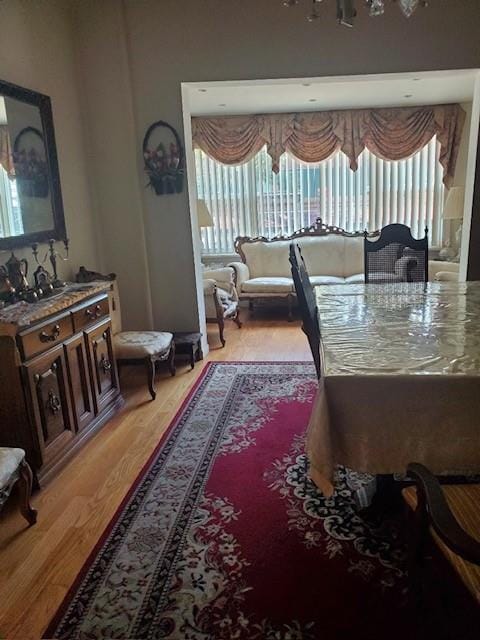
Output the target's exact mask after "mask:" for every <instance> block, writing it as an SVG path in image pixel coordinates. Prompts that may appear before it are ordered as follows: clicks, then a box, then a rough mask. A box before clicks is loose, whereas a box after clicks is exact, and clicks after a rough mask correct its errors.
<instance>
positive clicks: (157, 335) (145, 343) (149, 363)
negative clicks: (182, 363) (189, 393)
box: [113, 331, 175, 400]
mask: <svg viewBox="0 0 480 640" xmlns="http://www.w3.org/2000/svg"><path fill="white" fill-rule="evenodd" d="M113 346H114V349H115V358H116V360H117V363H118V364H144V365H145V366H146V369H147V379H148V390H149V391H150V395H151V396H152V400H155V398H156V397H157V392H156V391H155V366H156V363H157V362H159V361H161V360H166V361H168V367H169V369H170V373H171V375H172V376H174V375H175V343H174V342H173V334H172V333H168V332H166V331H121V332H120V333H117V334H116V335H114V336H113Z"/></svg>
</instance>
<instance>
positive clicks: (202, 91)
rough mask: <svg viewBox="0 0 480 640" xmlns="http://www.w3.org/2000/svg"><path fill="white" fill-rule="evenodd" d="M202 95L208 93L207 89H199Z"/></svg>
mask: <svg viewBox="0 0 480 640" xmlns="http://www.w3.org/2000/svg"><path fill="white" fill-rule="evenodd" d="M199 91H200V93H207V90H206V89H199Z"/></svg>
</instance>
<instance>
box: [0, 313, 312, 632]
mask: <svg viewBox="0 0 480 640" xmlns="http://www.w3.org/2000/svg"><path fill="white" fill-rule="evenodd" d="M280 314H281V311H280ZM244 317H245V314H244ZM208 334H209V343H210V345H211V350H210V353H209V355H208V357H207V358H206V359H205V360H204V361H203V362H200V363H197V365H196V366H195V369H194V371H192V372H190V367H189V366H183V365H181V364H179V366H178V369H177V375H176V377H175V378H170V377H169V376H168V373H167V372H165V371H164V370H163V369H162V370H161V371H160V373H159V374H158V377H157V385H158V389H157V399H156V400H155V401H154V402H151V401H150V396H149V394H148V390H147V387H146V384H145V381H144V377H143V372H142V371H141V370H140V368H137V367H125V369H124V370H123V371H122V377H121V385H122V390H123V393H124V396H125V399H126V406H125V408H124V409H123V410H122V411H121V412H120V413H119V414H118V415H117V416H116V417H115V418H114V419H113V420H111V421H110V422H109V424H108V425H106V426H105V427H104V428H103V430H102V431H101V432H100V433H98V434H97V435H96V436H95V437H94V438H93V439H92V440H90V442H89V443H88V444H87V445H86V446H85V447H84V448H83V449H82V450H81V451H80V452H79V454H78V455H77V456H76V457H75V458H74V459H73V460H72V461H71V462H70V463H69V464H68V466H67V467H65V469H64V470H63V471H62V472H61V473H60V474H59V475H58V476H57V477H56V478H55V479H54V480H53V481H52V482H51V483H50V484H48V485H47V486H46V487H45V488H43V489H42V490H41V491H39V492H38V493H37V494H36V495H35V496H34V498H33V505H34V506H35V508H36V509H38V522H37V524H36V525H35V526H33V527H31V528H27V527H26V522H25V521H24V520H23V519H22V517H21V516H20V515H19V513H18V511H17V509H16V508H14V507H15V505H13V504H9V505H7V507H6V508H5V509H4V511H3V512H2V513H1V514H0V638H19V639H20V638H21V639H22V640H27V639H38V638H41V637H42V633H43V631H44V629H45V627H46V625H47V624H48V623H49V621H50V619H51V618H52V616H53V615H54V613H55V612H56V610H57V608H58V606H59V604H60V603H61V601H62V599H63V597H64V596H65V594H66V592H67V590H68V589H69V587H70V585H71V584H72V582H73V581H74V579H75V577H76V575H77V574H78V572H79V571H80V569H81V567H82V565H83V563H84V562H85V560H86V559H87V557H88V554H89V553H90V551H91V550H92V548H93V547H94V545H95V543H96V542H97V540H98V538H99V537H100V535H101V534H102V532H103V530H104V529H105V527H106V526H107V524H108V523H109V521H110V519H111V518H112V516H113V515H114V513H115V511H116V509H117V507H118V505H119V504H120V502H121V500H122V498H123V497H124V496H125V494H126V493H127V491H128V489H129V488H130V486H131V485H132V483H133V481H134V480H135V478H136V477H137V475H138V473H139V472H140V470H141V469H142V467H143V465H144V464H145V462H146V461H147V460H148V458H149V456H150V454H151V453H152V451H153V449H154V448H155V446H156V445H157V443H158V442H159V440H160V438H161V436H162V434H163V433H164V431H165V429H166V428H167V426H168V424H169V423H170V421H171V419H172V417H173V416H174V414H175V412H176V410H177V409H178V407H179V406H180V404H181V402H182V400H183V398H184V397H185V395H186V394H187V393H188V391H189V389H190V388H191V386H192V385H193V383H194V382H195V380H196V379H197V377H198V375H199V374H200V372H201V371H202V369H203V367H204V365H205V363H206V362H208V361H211V360H216V361H219V360H241V361H249V360H254V361H255V360H257V361H261V360H267V361H268V360H310V353H309V350H308V346H307V341H306V338H305V336H304V335H303V333H302V332H301V330H300V326H299V322H298V321H297V322H293V323H287V321H286V319H283V318H282V317H281V315H279V316H278V319H269V318H268V316H266V317H264V318H263V319H262V318H255V319H253V320H249V319H246V321H245V324H244V326H243V328H242V329H240V330H239V329H238V328H237V327H236V326H235V325H234V324H233V323H230V322H228V323H227V328H226V332H225V336H226V340H227V344H226V346H225V348H223V349H222V348H219V347H220V342H219V340H218V331H217V328H216V326H215V325H209V329H208Z"/></svg>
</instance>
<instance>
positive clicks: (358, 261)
mask: <svg viewBox="0 0 480 640" xmlns="http://www.w3.org/2000/svg"><path fill="white" fill-rule="evenodd" d="M363 243H364V238H363V236H356V237H355V238H345V248H344V263H343V264H344V267H343V275H344V276H345V278H348V277H349V276H356V275H358V274H359V273H361V274H362V275H363V268H364V252H363ZM362 282H363V280H362Z"/></svg>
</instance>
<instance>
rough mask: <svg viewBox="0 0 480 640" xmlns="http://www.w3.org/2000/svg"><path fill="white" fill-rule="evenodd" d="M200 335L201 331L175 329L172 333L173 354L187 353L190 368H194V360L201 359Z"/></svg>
mask: <svg viewBox="0 0 480 640" xmlns="http://www.w3.org/2000/svg"><path fill="white" fill-rule="evenodd" d="M201 337H202V334H201V333H188V332H186V331H177V332H176V333H174V334H173V341H174V343H175V355H176V356H177V355H188V356H189V358H190V368H191V369H193V368H194V366H195V362H198V361H199V360H203V351H202V343H201Z"/></svg>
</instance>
